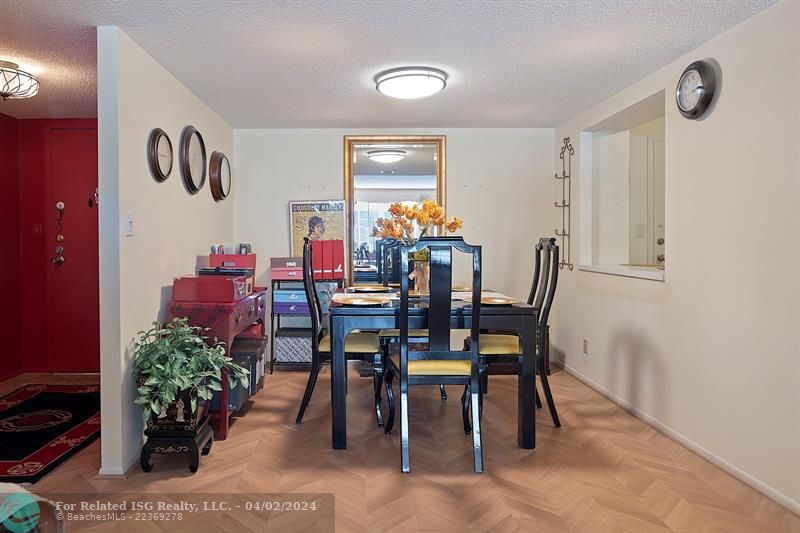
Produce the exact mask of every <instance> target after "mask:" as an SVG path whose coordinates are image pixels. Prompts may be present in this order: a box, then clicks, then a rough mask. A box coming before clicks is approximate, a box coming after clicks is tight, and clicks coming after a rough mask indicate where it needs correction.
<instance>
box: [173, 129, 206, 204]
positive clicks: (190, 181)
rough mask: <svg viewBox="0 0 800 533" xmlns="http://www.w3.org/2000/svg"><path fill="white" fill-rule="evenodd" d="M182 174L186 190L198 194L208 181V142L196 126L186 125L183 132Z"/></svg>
mask: <svg viewBox="0 0 800 533" xmlns="http://www.w3.org/2000/svg"><path fill="white" fill-rule="evenodd" d="M179 157H180V164H181V176H183V184H184V185H185V186H186V190H187V191H189V193H191V194H197V192H198V191H200V189H202V188H203V185H204V184H205V182H206V161H207V160H206V144H205V143H204V142H203V136H202V135H200V132H199V131H197V128H195V127H194V126H186V127H185V128H183V131H182V132H181V146H180V152H179Z"/></svg>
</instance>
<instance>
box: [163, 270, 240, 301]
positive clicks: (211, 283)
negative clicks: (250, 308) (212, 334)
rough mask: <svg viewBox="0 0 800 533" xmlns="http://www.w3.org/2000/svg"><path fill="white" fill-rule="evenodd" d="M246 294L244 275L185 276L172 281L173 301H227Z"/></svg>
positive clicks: (236, 299) (237, 299) (235, 299)
mask: <svg viewBox="0 0 800 533" xmlns="http://www.w3.org/2000/svg"><path fill="white" fill-rule="evenodd" d="M246 296H247V278H246V277H244V276H237V277H231V278H229V277H223V276H187V277H183V278H176V279H175V281H173V282H172V300H173V301H175V302H206V303H228V302H237V301H239V300H241V299H242V298H245V297H246Z"/></svg>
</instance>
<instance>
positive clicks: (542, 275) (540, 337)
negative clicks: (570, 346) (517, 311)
mask: <svg viewBox="0 0 800 533" xmlns="http://www.w3.org/2000/svg"><path fill="white" fill-rule="evenodd" d="M558 260H559V253H558V245H557V244H556V240H555V239H554V238H548V237H543V238H541V239H539V242H538V243H537V244H536V248H535V256H534V274H533V284H532V286H531V292H530V295H529V296H528V305H534V306H535V307H536V308H538V309H539V317H538V320H537V331H536V372H537V374H539V379H540V381H541V383H542V390H543V392H544V396H545V400H546V401H547V406H548V408H549V409H550V416H551V417H552V419H553V425H555V427H561V421H560V419H559V418H558V411H557V410H556V404H555V401H554V400H553V393H552V391H551V390H550V382H549V380H548V378H547V371H546V368H545V360H546V359H547V355H548V351H549V349H550V331H549V328H548V327H547V320H548V317H549V316H550V308H551V307H552V305H553V297H554V296H555V292H556V285H557V283H558ZM468 345H469V339H467V340H466V341H465V346H468ZM479 354H480V361H481V364H482V366H483V367H484V368H485V371H484V372H483V374H482V375H481V378H482V379H481V389H482V392H484V393H485V392H486V391H487V390H488V377H489V371H488V369H489V367H490V366H491V365H492V363H499V362H513V363H516V364H517V368H519V364H520V361H519V358H520V357H521V356H522V346H521V344H520V339H519V337H517V336H516V335H514V334H513V333H483V334H481V336H480V349H479ZM536 406H537V407H541V406H542V405H541V401H540V400H539V393H538V391H537V393H536Z"/></svg>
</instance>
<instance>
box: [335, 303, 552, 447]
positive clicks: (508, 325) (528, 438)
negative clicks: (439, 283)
mask: <svg viewBox="0 0 800 533" xmlns="http://www.w3.org/2000/svg"><path fill="white" fill-rule="evenodd" d="M451 301H452V304H451V309H450V329H451V330H453V329H467V330H468V329H470V328H471V326H472V323H471V322H472V317H471V314H472V305H471V303H470V302H468V301H465V300H463V299H459V298H457V297H455V296H454V297H453V298H452V300H451ZM428 306H429V299H428V298H427V297H425V296H418V297H411V298H409V316H408V321H409V324H408V327H409V329H425V328H427V327H428ZM538 312H539V311H538V309H537V308H536V307H535V306H532V305H528V304H527V303H523V302H515V303H512V304H508V305H481V312H480V329H481V331H483V330H502V331H504V332H509V333H511V332H513V333H516V334H517V335H519V337H520V340H521V344H522V357H521V363H520V368H519V372H518V377H517V444H518V445H519V447H520V448H525V449H532V448H534V447H535V446H536V425H535V422H536V403H535V402H536V327H537V320H538ZM399 317H400V300H399V298H397V297H395V298H393V299H390V300H389V301H387V302H385V303H384V304H382V305H375V306H355V305H346V304H343V303H340V302H339V301H337V299H336V298H334V299H333V300H332V301H331V303H330V308H329V334H330V337H331V408H332V417H331V424H332V430H333V448H334V449H339V450H341V449H346V448H347V371H346V365H347V357H346V354H345V352H344V340H345V338H346V337H347V335H348V334H349V333H350V332H352V331H354V330H360V331H379V330H381V329H393V328H399V327H400V324H399Z"/></svg>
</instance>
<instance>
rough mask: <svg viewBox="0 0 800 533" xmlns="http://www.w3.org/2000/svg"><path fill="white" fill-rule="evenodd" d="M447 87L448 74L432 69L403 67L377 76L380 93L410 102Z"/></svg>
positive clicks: (377, 87)
mask: <svg viewBox="0 0 800 533" xmlns="http://www.w3.org/2000/svg"><path fill="white" fill-rule="evenodd" d="M445 85H447V73H445V72H444V71H441V70H439V69H436V68H430V67H401V68H393V69H391V70H386V71H384V72H381V73H380V74H378V75H377V76H375V88H376V89H378V92H380V93H381V94H385V95H386V96H391V97H392V98H402V99H404V100H410V99H413V98H424V97H426V96H430V95H432V94H436V93H438V92H439V91H441V90H442V89H444V87H445Z"/></svg>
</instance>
